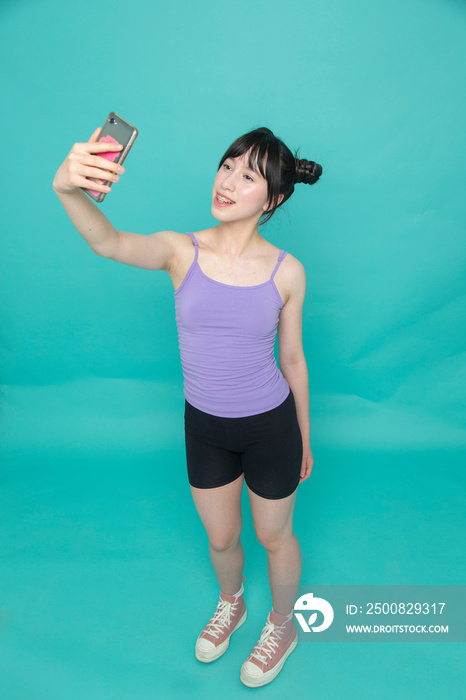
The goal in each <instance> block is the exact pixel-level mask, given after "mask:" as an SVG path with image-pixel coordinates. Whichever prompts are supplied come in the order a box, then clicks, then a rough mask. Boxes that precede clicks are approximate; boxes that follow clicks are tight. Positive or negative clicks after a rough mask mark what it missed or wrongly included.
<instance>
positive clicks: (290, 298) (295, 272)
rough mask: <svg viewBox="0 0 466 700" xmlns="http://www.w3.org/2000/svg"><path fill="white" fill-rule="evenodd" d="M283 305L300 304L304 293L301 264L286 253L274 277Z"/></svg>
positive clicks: (303, 275) (303, 273)
mask: <svg viewBox="0 0 466 700" xmlns="http://www.w3.org/2000/svg"><path fill="white" fill-rule="evenodd" d="M275 283H276V285H277V287H278V288H279V291H280V293H281V297H282V299H283V305H285V304H287V303H289V302H290V303H291V302H297V303H302V301H303V300H304V295H305V293H306V270H305V268H304V265H303V264H302V262H300V261H299V260H298V258H295V256H294V255H292V254H291V253H287V254H286V255H285V257H284V259H283V260H282V263H281V265H280V267H279V268H278V270H277V274H276V275H275Z"/></svg>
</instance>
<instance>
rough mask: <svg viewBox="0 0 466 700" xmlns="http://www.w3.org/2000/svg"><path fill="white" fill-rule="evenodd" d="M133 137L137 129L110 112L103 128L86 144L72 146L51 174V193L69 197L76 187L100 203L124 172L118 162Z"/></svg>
mask: <svg viewBox="0 0 466 700" xmlns="http://www.w3.org/2000/svg"><path fill="white" fill-rule="evenodd" d="M137 134H138V132H137V129H135V128H134V127H133V126H131V125H130V124H128V122H126V121H124V120H123V119H122V118H121V117H119V116H118V115H117V114H115V112H110V114H109V115H108V117H107V120H106V122H105V124H104V126H103V128H98V129H96V130H95V131H94V133H93V134H92V136H91V138H90V139H89V141H88V142H86V143H75V144H74V146H73V147H72V149H71V151H70V152H69V154H68V156H67V157H66V159H65V160H64V162H63V163H62V164H61V166H60V167H59V169H58V170H57V172H56V174H55V178H54V181H53V189H54V190H55V192H56V193H57V194H69V193H72V192H74V191H76V189H79V188H80V189H83V190H84V192H86V194H88V195H89V197H92V199H95V201H96V202H102V201H103V200H104V199H105V196H106V195H107V194H108V193H109V191H110V187H111V185H112V184H113V182H117V181H118V180H119V175H121V174H122V173H123V172H124V171H125V169H124V168H123V167H122V163H123V161H124V160H125V158H126V156H127V155H128V153H129V150H130V148H131V146H132V145H133V143H134V141H135V139H136V136H137ZM93 183H95V185H94V186H93Z"/></svg>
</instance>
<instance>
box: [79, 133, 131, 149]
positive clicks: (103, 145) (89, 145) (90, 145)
mask: <svg viewBox="0 0 466 700" xmlns="http://www.w3.org/2000/svg"><path fill="white" fill-rule="evenodd" d="M98 131H99V129H97V130H96V131H94V133H93V134H92V136H91V140H89V141H87V142H86V143H75V144H74V146H73V148H72V149H71V151H70V153H106V152H108V151H110V152H117V151H121V150H122V148H123V145H122V144H121V143H107V142H106V141H97V139H94V136H96V134H97V132H98ZM92 139H94V140H92Z"/></svg>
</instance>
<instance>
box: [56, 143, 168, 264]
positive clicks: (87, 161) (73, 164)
mask: <svg viewBox="0 0 466 700" xmlns="http://www.w3.org/2000/svg"><path fill="white" fill-rule="evenodd" d="M100 131H101V129H96V131H95V132H94V133H93V134H92V136H91V138H90V140H89V141H88V142H87V143H75V144H74V146H73V148H72V149H71V151H70V153H69V154H68V156H67V157H66V159H65V161H64V162H63V163H62V165H61V166H60V168H59V169H58V170H57V173H56V175H55V178H54V181H53V189H54V192H55V194H56V195H57V197H58V198H59V200H60V202H61V204H62V205H63V208H64V209H65V211H66V213H67V214H68V216H69V218H70V220H71V222H72V224H73V226H74V227H75V228H76V230H77V231H78V232H79V233H80V234H81V236H82V237H83V238H84V240H85V241H86V242H87V243H88V244H89V246H90V247H91V248H92V250H93V251H94V253H96V255H100V256H102V257H105V258H110V259H111V260H115V261H117V262H122V263H125V264H126V265H134V266H135V267H143V268H146V269H150V270H167V271H168V270H169V269H170V268H171V266H172V264H173V256H174V250H175V242H176V237H177V236H179V235H180V234H177V233H175V232H173V231H160V232H158V233H154V234H151V235H149V236H146V235H142V234H138V233H129V232H126V231H118V230H117V229H115V227H114V226H113V224H112V223H111V222H110V221H109V220H108V219H107V217H106V216H105V214H104V213H103V212H102V210H101V209H100V208H99V207H98V206H97V205H96V204H95V203H94V202H93V201H92V200H91V199H90V198H89V197H88V196H87V195H86V194H85V193H84V192H83V190H82V188H83V187H87V188H90V189H93V190H98V191H100V192H109V191H110V188H108V187H105V186H104V185H102V184H101V183H99V182H94V181H93V180H90V179H89V178H100V179H102V180H112V181H113V182H116V181H117V180H118V179H119V176H118V175H117V173H120V174H121V173H123V172H124V168H123V166H120V165H118V164H117V163H114V162H113V161H109V160H107V159H106V158H101V157H99V155H98V154H99V153H102V152H105V151H108V150H109V144H108V143H100V142H98V141H97V139H98V137H99V133H100ZM119 148H121V146H119Z"/></svg>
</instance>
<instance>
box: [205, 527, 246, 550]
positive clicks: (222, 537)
mask: <svg viewBox="0 0 466 700" xmlns="http://www.w3.org/2000/svg"><path fill="white" fill-rule="evenodd" d="M240 536H241V530H240V531H239V532H238V531H236V532H234V533H229V532H218V533H215V534H214V535H211V536H209V544H210V546H211V547H212V549H215V551H216V552H224V551H226V550H227V549H231V548H233V547H236V546H237V544H238V542H239V539H240Z"/></svg>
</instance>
